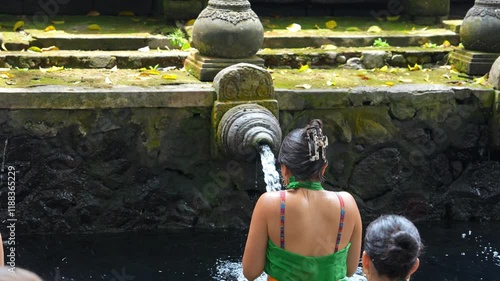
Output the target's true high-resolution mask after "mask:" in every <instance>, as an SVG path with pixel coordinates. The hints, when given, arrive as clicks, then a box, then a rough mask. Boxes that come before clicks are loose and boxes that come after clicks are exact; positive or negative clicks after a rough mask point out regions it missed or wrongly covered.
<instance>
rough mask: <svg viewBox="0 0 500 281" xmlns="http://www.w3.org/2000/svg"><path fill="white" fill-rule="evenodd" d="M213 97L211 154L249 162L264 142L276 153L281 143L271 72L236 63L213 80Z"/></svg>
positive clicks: (276, 102)
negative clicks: (257, 147) (214, 96)
mask: <svg viewBox="0 0 500 281" xmlns="http://www.w3.org/2000/svg"><path fill="white" fill-rule="evenodd" d="M214 88H215V91H216V92H217V100H216V101H215V103H214V107H213V111H212V135H213V143H212V152H213V153H212V154H213V156H214V157H218V156H220V155H221V153H222V154H224V155H225V156H227V157H231V158H235V159H239V160H246V161H252V160H253V159H254V158H255V156H256V146H258V145H261V144H267V145H269V147H270V148H271V149H272V150H273V151H274V152H275V153H276V152H278V150H279V146H280V144H281V128H280V125H279V122H278V101H277V100H276V99H275V94H274V87H273V80H272V77H271V74H269V73H268V72H267V71H266V70H265V69H263V68H261V67H257V66H255V65H252V64H247V63H240V64H236V65H233V66H230V67H227V68H225V69H224V70H222V71H220V72H219V73H218V74H217V76H216V77H215V79H214Z"/></svg>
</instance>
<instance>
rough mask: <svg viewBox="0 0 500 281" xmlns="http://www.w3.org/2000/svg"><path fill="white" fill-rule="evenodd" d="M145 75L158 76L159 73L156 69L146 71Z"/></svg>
mask: <svg viewBox="0 0 500 281" xmlns="http://www.w3.org/2000/svg"><path fill="white" fill-rule="evenodd" d="M146 73H147V74H149V75H160V72H159V71H158V70H156V69H148V70H146Z"/></svg>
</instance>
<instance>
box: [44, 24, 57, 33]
mask: <svg viewBox="0 0 500 281" xmlns="http://www.w3.org/2000/svg"><path fill="white" fill-rule="evenodd" d="M55 30H56V28H55V26H53V25H49V26H47V27H46V28H45V29H44V30H43V31H45V32H49V31H55Z"/></svg>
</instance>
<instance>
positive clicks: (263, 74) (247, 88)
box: [213, 63, 275, 102]
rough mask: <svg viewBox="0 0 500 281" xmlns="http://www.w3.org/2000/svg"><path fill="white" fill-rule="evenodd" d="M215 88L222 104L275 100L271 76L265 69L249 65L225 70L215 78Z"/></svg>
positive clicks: (244, 64)
mask: <svg viewBox="0 0 500 281" xmlns="http://www.w3.org/2000/svg"><path fill="white" fill-rule="evenodd" d="M213 86H214V88H215V92H216V93H217V100H218V101H220V102H225V101H252V100H265V99H274V98H275V95H274V87H273V79H272V77H271V74H269V72H267V70H265V69H264V68H261V67H258V66H255V65H253V64H248V63H239V64H235V65H233V66H230V67H227V68H225V69H223V70H222V71H221V72H219V73H218V74H217V76H215V78H214V84H213Z"/></svg>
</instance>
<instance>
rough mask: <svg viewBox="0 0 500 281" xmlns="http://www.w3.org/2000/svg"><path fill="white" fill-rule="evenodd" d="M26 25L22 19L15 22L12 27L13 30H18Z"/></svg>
mask: <svg viewBox="0 0 500 281" xmlns="http://www.w3.org/2000/svg"><path fill="white" fill-rule="evenodd" d="M23 26H24V21H22V20H20V21H17V22H16V23H15V24H14V27H13V28H12V31H17V30H18V29H19V28H21V27H23Z"/></svg>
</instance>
